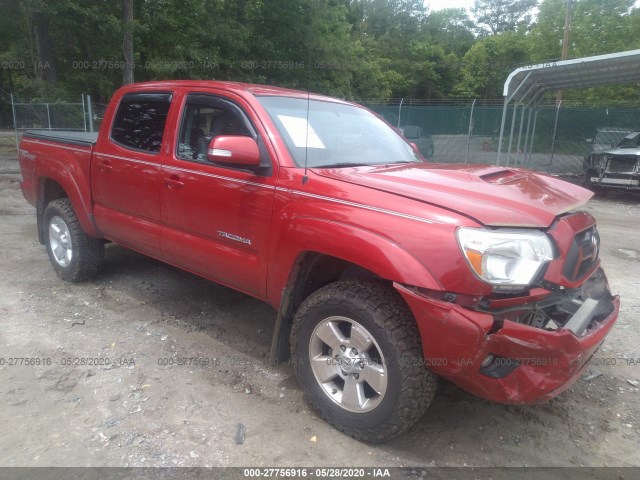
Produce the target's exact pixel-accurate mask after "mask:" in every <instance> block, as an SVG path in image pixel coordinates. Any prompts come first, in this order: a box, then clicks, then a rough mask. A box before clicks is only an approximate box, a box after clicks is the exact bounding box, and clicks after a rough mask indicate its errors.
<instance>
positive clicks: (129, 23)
mask: <svg viewBox="0 0 640 480" xmlns="http://www.w3.org/2000/svg"><path fill="white" fill-rule="evenodd" d="M122 29H123V31H124V32H123V38H122V54H123V57H124V68H123V69H122V84H123V85H128V84H130V83H133V0H122Z"/></svg>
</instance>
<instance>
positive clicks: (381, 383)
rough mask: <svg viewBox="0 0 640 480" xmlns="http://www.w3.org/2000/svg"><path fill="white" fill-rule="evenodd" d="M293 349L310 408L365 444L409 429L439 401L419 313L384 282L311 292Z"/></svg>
mask: <svg viewBox="0 0 640 480" xmlns="http://www.w3.org/2000/svg"><path fill="white" fill-rule="evenodd" d="M291 348H292V359H293V365H294V370H295V373H296V376H297V378H298V382H299V383H300V385H301V386H302V389H303V391H304V393H305V396H306V398H307V400H308V402H309V403H310V404H311V406H312V407H313V408H314V409H315V410H316V411H317V412H318V414H319V415H320V416H321V417H322V418H324V419H325V420H326V421H327V422H329V423H330V424H331V425H333V426H335V427H336V428H338V429H339V430H342V431H343V432H345V433H347V434H348V435H350V436H352V437H354V438H357V439H359V440H362V441H365V442H370V443H378V442H383V441H385V440H388V439H390V438H393V437H395V436H396V435H399V434H400V433H402V432H404V431H405V430H407V429H408V428H409V427H411V425H413V424H414V423H415V422H416V421H417V420H418V419H419V418H420V417H421V416H422V415H423V414H424V412H425V411H426V410H427V408H428V406H429V404H430V403H431V400H432V399H433V396H434V395H435V391H436V388H437V377H436V375H435V374H433V373H432V372H430V371H429V370H427V369H426V368H425V366H424V362H423V361H422V359H423V353H422V347H421V342H420V335H419V332H418V329H417V326H416V323H415V320H414V319H413V315H412V314H411V311H410V310H409V308H408V307H407V306H406V304H405V303H404V302H403V301H402V299H401V297H400V296H399V295H398V294H397V292H395V291H394V290H392V289H391V288H390V287H387V286H385V285H382V284H378V283H368V282H355V281H340V282H335V283H332V284H330V285H327V286H325V287H323V288H321V289H319V290H317V291H316V292H314V293H312V294H311V295H310V296H309V297H307V299H306V300H305V301H304V302H303V303H302V305H301V306H300V309H299V310H298V312H297V314H296V316H295V319H294V324H293V329H292V333H291Z"/></svg>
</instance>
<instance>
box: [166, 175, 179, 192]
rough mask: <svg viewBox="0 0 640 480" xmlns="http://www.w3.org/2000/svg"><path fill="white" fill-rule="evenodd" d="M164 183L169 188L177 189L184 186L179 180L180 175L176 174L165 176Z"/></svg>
mask: <svg viewBox="0 0 640 480" xmlns="http://www.w3.org/2000/svg"><path fill="white" fill-rule="evenodd" d="M164 184H165V185H166V186H167V188H169V189H171V190H177V189H179V188H182V187H184V183H182V182H181V181H180V177H179V176H178V175H171V176H170V177H167V178H165V179H164Z"/></svg>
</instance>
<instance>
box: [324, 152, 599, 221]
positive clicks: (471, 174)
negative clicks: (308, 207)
mask: <svg viewBox="0 0 640 480" xmlns="http://www.w3.org/2000/svg"><path fill="white" fill-rule="evenodd" d="M313 171H314V172H315V173H317V174H318V175H321V176H324V177H328V178H333V179H335V180H339V181H343V182H349V183H353V184H357V185H362V186H365V187H369V188H374V189H376V190H380V191H383V192H388V193H392V194H395V195H398V196H402V197H405V198H410V199H414V200H418V201H420V202H424V203H429V204H432V205H436V206H439V207H442V208H445V209H447V210H452V211H455V212H457V213H460V214H462V215H465V216H467V217H471V218H473V219H474V220H476V221H477V222H479V223H481V224H484V225H487V226H502V227H507V226H508V227H538V228H546V227H549V226H550V225H551V224H552V223H553V221H554V219H555V217H556V216H558V215H560V214H562V213H565V212H568V211H571V210H573V209H575V208H577V207H579V206H580V205H583V204H584V203H586V202H587V201H588V200H589V198H591V196H592V195H593V193H592V192H590V191H589V190H586V189H584V188H582V187H579V186H577V185H573V184H571V183H568V182H565V181H562V180H559V179H556V178H553V177H549V176H546V175H540V174H537V173H534V172H531V171H528V170H521V169H515V168H505V167H497V166H484V165H451V164H402V165H398V166H395V165H394V166H372V167H353V168H335V169H314V170H313Z"/></svg>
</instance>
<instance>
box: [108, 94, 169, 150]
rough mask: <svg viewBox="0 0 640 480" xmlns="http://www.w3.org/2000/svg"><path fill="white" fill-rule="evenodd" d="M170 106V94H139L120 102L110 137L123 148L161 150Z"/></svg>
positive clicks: (128, 96) (129, 96)
mask: <svg viewBox="0 0 640 480" xmlns="http://www.w3.org/2000/svg"><path fill="white" fill-rule="evenodd" d="M170 106H171V94H164V93H161V94H157V93H148V94H147V93H138V94H129V95H125V96H124V97H123V98H122V100H121V101H120V105H119V107H118V111H117V112H116V117H115V120H114V122H113V128H112V130H111V138H112V139H113V140H114V141H116V142H118V143H119V144H121V145H122V146H124V147H127V148H131V149H134V150H144V151H147V152H152V153H155V152H159V151H160V147H161V146H162V135H163V133H164V126H165V124H166V122H167V114H168V113H169V107H170Z"/></svg>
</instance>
